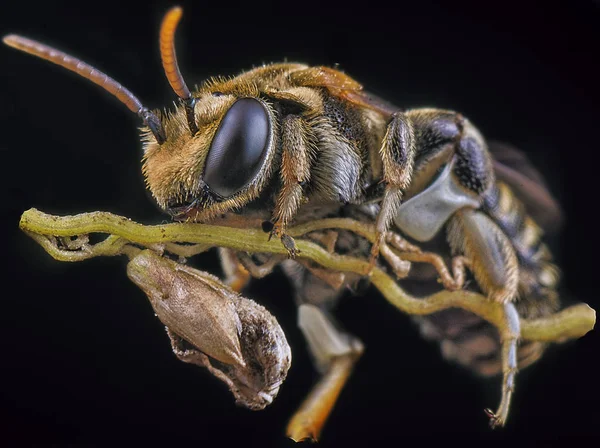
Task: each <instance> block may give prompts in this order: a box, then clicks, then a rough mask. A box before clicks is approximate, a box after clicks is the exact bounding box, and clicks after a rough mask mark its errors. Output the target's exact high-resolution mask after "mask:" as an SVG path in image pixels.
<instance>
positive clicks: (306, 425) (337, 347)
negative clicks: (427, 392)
mask: <svg viewBox="0 0 600 448" xmlns="http://www.w3.org/2000/svg"><path fill="white" fill-rule="evenodd" d="M298 326H299V327H300V329H301V330H302V333H303V334H304V337H305V338H306V341H307V343H308V347H309V350H310V352H311V354H312V355H313V359H314V362H315V365H316V367H317V369H318V370H319V371H320V372H321V373H322V377H321V379H320V380H319V382H318V383H317V384H316V385H315V386H314V387H313V389H312V391H311V392H310V394H309V395H308V396H307V397H306V399H305V400H304V402H303V403H302V405H301V406H300V408H299V409H298V410H297V411H296V413H295V414H294V415H293V416H292V418H291V419H290V422H289V423H288V427H287V435H288V437H290V438H291V439H292V440H294V441H296V442H299V441H301V440H306V439H310V440H313V441H316V440H317V439H318V437H319V434H320V433H321V430H322V428H323V425H324V424H325V422H326V420H327V418H328V417H329V414H330V413H331V411H332V409H333V406H334V405H335V402H336V401H337V398H338V396H339V394H340V392H341V390H342V388H343V387H344V385H345V384H346V381H347V380H348V377H349V376H350V373H351V372H352V368H353V367H354V364H355V363H356V361H357V360H358V358H359V357H360V355H361V354H362V352H363V350H364V347H363V345H362V343H361V342H360V341H359V340H358V339H357V338H355V337H354V336H351V335H349V334H347V333H343V332H342V331H340V330H338V329H337V328H336V327H335V326H334V324H333V322H332V321H331V320H330V319H329V318H328V317H327V315H326V314H325V312H324V311H323V310H322V309H321V308H319V307H317V306H315V305H310V304H302V305H300V307H299V310H298Z"/></svg>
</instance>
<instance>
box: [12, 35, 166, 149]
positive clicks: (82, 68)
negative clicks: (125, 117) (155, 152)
mask: <svg viewBox="0 0 600 448" xmlns="http://www.w3.org/2000/svg"><path fill="white" fill-rule="evenodd" d="M2 41H3V42H4V43H5V44H6V45H8V46H9V47H13V48H16V49H17V50H21V51H24V52H25V53H29V54H32V55H34V56H37V57H39V58H42V59H45V60H46V61H50V62H53V63H54V64H56V65H60V66H61V67H64V68H66V69H67V70H70V71H72V72H75V73H77V74H78V75H79V76H82V77H84V78H85V79H89V80H90V81H92V82H93V83H95V84H97V85H99V86H100V87H102V88H103V89H104V90H106V91H107V92H108V93H110V94H111V95H114V96H115V97H116V98H117V99H118V100H119V101H120V102H121V103H123V104H125V106H127V108H128V109H129V110H130V111H132V112H134V113H136V114H138V116H140V118H142V120H143V121H144V124H145V125H146V126H148V127H149V128H150V130H151V131H152V133H153V134H154V137H155V138H156V141H157V142H158V143H159V144H162V143H164V142H165V141H166V139H167V138H166V135H165V130H164V128H163V125H162V123H161V121H160V119H159V118H158V116H156V114H154V113H153V112H151V111H150V110H148V109H147V108H146V107H144V106H143V105H142V103H141V102H140V100H139V99H137V97H136V96H135V95H134V94H133V93H131V92H130V91H129V90H127V89H126V88H125V87H123V86H122V85H121V84H119V83H118V82H117V81H115V80H114V79H112V78H111V77H110V76H108V75H106V74H104V73H103V72H101V71H100V70H97V69H96V68H94V67H92V66H91V65H89V64H86V63H85V62H83V61H81V60H79V59H77V58H75V57H73V56H69V55H68V54H66V53H63V52H62V51H59V50H56V49H55V48H52V47H49V46H48V45H44V44H42V43H40V42H37V41H35V40H32V39H28V38H26V37H22V36H18V35H16V34H10V35H8V36H5V37H4V38H3V39H2Z"/></svg>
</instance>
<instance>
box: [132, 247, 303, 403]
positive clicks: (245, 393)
mask: <svg viewBox="0 0 600 448" xmlns="http://www.w3.org/2000/svg"><path fill="white" fill-rule="evenodd" d="M127 275H128V277H129V278H130V279H131V280H132V281H133V282H134V283H135V284H136V285H138V286H139V287H140V288H141V289H142V290H143V291H144V292H145V293H146V295H147V296H148V299H149V300H150V303H151V305H152V307H153V308H154V311H155V312H156V315H157V316H158V318H159V319H160V320H161V322H162V323H164V324H165V325H166V327H167V331H168V333H169V336H170V338H171V343H172V346H173V351H174V352H175V354H176V355H177V357H178V358H179V359H181V360H182V361H185V362H189V363H192V364H196V365H199V366H203V367H206V368H207V369H208V370H209V371H210V372H211V373H212V374H214V375H215V376H217V377H218V378H219V379H221V380H222V381H224V382H225V383H226V384H227V385H228V386H229V388H230V390H231V392H232V393H233V394H234V396H235V398H236V401H237V403H238V404H241V405H243V406H246V407H248V408H250V409H256V410H258V409H263V408H264V407H265V406H267V405H268V404H270V403H271V402H272V401H273V399H274V398H275V396H276V395H277V392H278V391H279V386H280V385H281V383H283V381H284V380H285V377H286V375H287V371H288V369H289V367H290V364H291V351H290V347H289V345H288V343H287V340H286V338H285V334H284V333H283V330H282V329H281V327H280V326H279V324H278V322H277V320H276V319H275V318H274V317H273V316H272V315H271V314H270V313H269V312H268V311H267V310H266V309H265V308H264V307H262V306H261V305H258V304H257V303H256V302H254V301H252V300H250V299H247V298H245V297H242V296H241V295H239V294H238V293H236V292H234V291H232V290H231V289H230V288H229V287H228V286H226V285H224V284H223V283H222V282H221V281H220V280H219V279H218V278H216V277H215V276H213V275H211V274H208V273H206V272H202V271H199V270H197V269H193V268H191V267H189V266H186V265H182V264H180V263H177V262H175V261H172V260H170V259H168V258H164V257H161V256H160V255H158V254H157V253H155V252H153V251H150V250H145V251H142V252H140V253H139V254H138V255H137V256H135V257H134V258H133V259H132V260H131V261H130V262H129V264H128V265H127Z"/></svg>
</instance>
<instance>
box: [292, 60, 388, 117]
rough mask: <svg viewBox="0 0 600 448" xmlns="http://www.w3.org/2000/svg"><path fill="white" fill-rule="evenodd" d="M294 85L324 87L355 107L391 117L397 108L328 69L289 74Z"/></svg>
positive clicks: (314, 68) (355, 82)
mask: <svg viewBox="0 0 600 448" xmlns="http://www.w3.org/2000/svg"><path fill="white" fill-rule="evenodd" d="M290 79H291V81H292V82H293V83H294V85H297V86H302V87H325V88H327V90H329V92H331V94H333V95H335V96H337V97H338V98H340V99H343V100H346V101H348V102H350V103H352V104H354V105H356V106H359V107H364V108H366V109H371V110H374V111H376V112H379V113H381V114H383V115H385V116H388V117H389V116H391V115H392V114H393V113H394V112H397V111H399V110H400V108H399V107H396V106H394V105H393V104H391V103H388V102H387V101H385V100H383V99H381V98H379V97H377V96H376V95H373V94H371V93H367V92H365V91H364V90H363V86H362V85H361V84H360V83H359V82H357V81H356V80H354V79H353V78H351V77H350V76H348V75H346V74H345V73H343V72H341V71H339V70H335V69H333V68H329V67H309V68H306V69H304V70H298V71H295V72H292V73H291V74H290Z"/></svg>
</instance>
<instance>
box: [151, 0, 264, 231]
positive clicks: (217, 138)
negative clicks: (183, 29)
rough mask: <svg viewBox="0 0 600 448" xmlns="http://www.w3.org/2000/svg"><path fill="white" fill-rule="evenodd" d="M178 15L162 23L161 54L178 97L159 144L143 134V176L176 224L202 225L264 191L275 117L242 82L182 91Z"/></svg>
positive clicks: (178, 10)
mask: <svg viewBox="0 0 600 448" xmlns="http://www.w3.org/2000/svg"><path fill="white" fill-rule="evenodd" d="M181 14H182V13H181V8H173V9H171V10H170V11H169V12H167V14H166V15H165V18H164V20H163V23H162V25H161V30H160V52H161V58H162V62H163V67H164V69H165V74H166V75H167V79H168V80H169V83H170V84H171V87H172V88H173V90H174V91H175V93H176V94H177V96H179V98H180V100H181V101H180V104H179V105H178V106H177V108H176V110H175V112H174V113H169V114H167V115H166V117H165V119H164V120H162V122H163V125H164V130H165V132H164V133H165V141H164V142H160V141H157V139H156V138H155V137H154V133H153V132H152V129H151V128H150V127H147V128H146V130H145V132H144V134H143V137H142V138H143V140H144V143H145V145H144V164H143V168H142V170H143V173H144V176H145V179H146V184H147V186H148V189H149V190H150V192H151V193H152V195H153V196H154V198H155V199H156V201H157V202H158V204H159V206H160V207H161V208H163V209H164V210H166V211H167V212H169V213H170V214H171V215H172V216H173V217H174V218H175V219H190V218H191V219H194V220H203V219H208V218H210V217H212V216H215V215H217V214H220V213H223V212H225V211H228V210H231V209H234V208H238V207H241V206H243V205H244V204H245V203H247V202H248V201H250V200H252V199H254V198H255V197H256V196H257V195H258V194H259V193H260V191H261V190H262V187H263V185H264V183H265V182H266V181H267V179H268V178H269V175H270V170H269V168H270V167H271V166H272V163H270V162H271V159H272V156H273V151H272V149H273V146H274V145H273V136H274V135H275V133H274V132H273V123H275V120H274V112H273V110H272V109H271V108H270V106H269V104H268V103H267V102H265V101H264V100H262V99H260V98H259V96H258V89H257V88H256V87H254V86H253V85H252V84H251V83H249V82H247V81H245V80H244V78H243V77H242V78H239V77H238V78H237V79H236V78H234V79H232V80H228V81H227V80H225V81H224V80H217V81H211V82H208V83H206V84H205V86H204V87H203V88H201V89H200V90H199V91H198V92H196V93H194V95H192V93H191V92H190V90H189V89H188V87H187V85H186V83H185V81H184V79H183V76H182V75H181V72H180V71H179V66H178V64H177V57H176V54H175V44H174V43H175V30H176V28H177V24H178V23H179V20H180V19H181Z"/></svg>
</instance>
